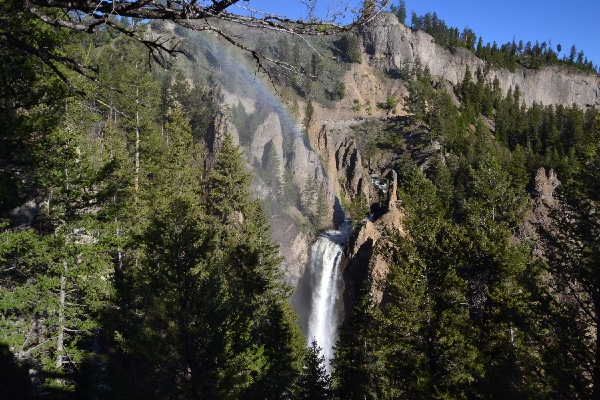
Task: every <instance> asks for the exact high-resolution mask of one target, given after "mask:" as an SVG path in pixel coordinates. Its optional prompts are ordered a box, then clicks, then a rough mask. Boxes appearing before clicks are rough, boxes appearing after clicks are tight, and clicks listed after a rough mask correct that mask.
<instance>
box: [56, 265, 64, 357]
mask: <svg viewBox="0 0 600 400" xmlns="http://www.w3.org/2000/svg"><path fill="white" fill-rule="evenodd" d="M63 267H64V271H65V273H64V274H63V276H61V277H60V293H59V296H58V337H57V338H56V369H59V368H60V367H62V365H63V359H62V353H63V352H64V350H65V348H64V334H65V332H64V331H65V329H64V326H63V322H64V320H65V297H66V290H65V286H66V283H67V277H66V272H67V262H66V261H63Z"/></svg>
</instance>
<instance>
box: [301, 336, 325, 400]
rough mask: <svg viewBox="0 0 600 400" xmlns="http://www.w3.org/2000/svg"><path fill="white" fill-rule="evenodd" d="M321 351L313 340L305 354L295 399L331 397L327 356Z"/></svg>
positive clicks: (306, 399) (307, 399)
mask: <svg viewBox="0 0 600 400" xmlns="http://www.w3.org/2000/svg"><path fill="white" fill-rule="evenodd" d="M320 353H321V348H320V347H319V345H318V344H317V342H316V341H314V340H313V342H312V343H311V345H310V346H309V347H308V348H307V349H306V354H305V355H304V360H303V364H302V372H301V373H300V377H299V378H298V382H297V383H296V393H295V395H294V399H298V400H301V399H305V400H309V399H330V398H331V377H330V376H329V374H327V371H326V370H325V356H322V355H320Z"/></svg>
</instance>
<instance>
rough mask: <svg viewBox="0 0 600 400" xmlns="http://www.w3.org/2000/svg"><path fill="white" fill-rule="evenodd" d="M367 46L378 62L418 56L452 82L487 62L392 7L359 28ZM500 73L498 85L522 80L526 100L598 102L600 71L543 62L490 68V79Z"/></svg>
mask: <svg viewBox="0 0 600 400" xmlns="http://www.w3.org/2000/svg"><path fill="white" fill-rule="evenodd" d="M361 38H362V42H363V46H364V49H365V52H366V53H367V54H368V55H369V57H370V60H371V62H372V63H373V65H374V66H376V67H377V68H385V69H395V70H400V69H402V67H404V66H405V65H409V66H410V65H412V63H414V61H415V60H416V59H419V60H420V61H421V63H422V64H423V65H426V66H428V67H429V69H430V70H431V73H432V75H434V76H439V77H442V78H444V79H445V80H447V81H450V82H451V83H453V84H456V83H458V82H460V81H461V80H462V79H463V77H464V74H465V70H466V68H467V66H468V67H469V68H470V70H471V71H475V70H476V69H477V68H481V69H483V68H484V62H483V61H482V60H480V59H479V58H477V57H476V56H475V55H474V54H473V53H471V52H469V51H468V50H466V49H461V48H459V49H457V50H456V51H455V52H454V53H451V52H450V51H449V50H447V49H444V48H442V47H440V46H438V45H437V44H435V43H434V41H433V38H432V37H431V36H430V35H428V34H427V33H425V32H422V31H417V32H413V31H412V30H411V29H409V28H408V27H406V26H404V25H402V24H400V22H398V19H397V18H396V17H395V16H394V15H393V14H389V13H384V14H381V15H380V16H379V17H378V18H377V19H376V20H375V21H373V23H372V24H370V25H369V26H367V27H365V28H364V29H363V30H362V31H361ZM494 77H498V79H499V81H500V87H501V88H502V90H503V92H504V93H505V94H506V92H507V91H508V89H509V88H510V87H512V88H513V89H514V88H515V87H516V85H519V88H520V89H521V93H522V98H523V100H524V101H525V103H526V104H528V105H530V104H532V103H533V102H537V103H543V104H564V105H571V104H573V103H575V104H577V106H579V107H580V108H585V107H586V106H600V77H599V76H597V75H590V74H586V73H582V72H579V71H575V70H569V69H567V68H564V67H556V66H550V67H543V68H541V69H539V70H530V69H526V68H522V67H521V68H517V70H516V71H515V72H514V73H513V72H510V71H508V70H506V69H497V70H492V71H491V72H490V79H492V80H493V79H494Z"/></svg>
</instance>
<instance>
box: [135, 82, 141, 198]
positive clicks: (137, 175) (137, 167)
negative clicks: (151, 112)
mask: <svg viewBox="0 0 600 400" xmlns="http://www.w3.org/2000/svg"><path fill="white" fill-rule="evenodd" d="M139 90H140V89H139V88H138V87H137V86H136V88H135V104H136V107H135V193H136V197H137V192H138V189H139V183H140V112H139V98H138V96H139Z"/></svg>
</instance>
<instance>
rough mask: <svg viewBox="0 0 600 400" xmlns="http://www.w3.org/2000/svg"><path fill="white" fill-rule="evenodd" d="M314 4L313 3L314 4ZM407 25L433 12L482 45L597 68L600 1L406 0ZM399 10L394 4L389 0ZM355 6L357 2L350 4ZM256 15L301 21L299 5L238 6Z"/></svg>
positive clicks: (285, 1) (323, 5)
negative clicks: (582, 60)
mask: <svg viewBox="0 0 600 400" xmlns="http://www.w3.org/2000/svg"><path fill="white" fill-rule="evenodd" d="M313 1H314V0H313ZM405 1H406V9H407V13H408V18H407V22H410V15H411V11H412V10H414V11H415V12H416V13H417V14H419V15H423V14H425V13H427V12H434V11H435V12H437V14H438V17H439V18H440V19H443V20H444V21H445V22H446V24H447V25H448V26H452V27H457V28H459V29H460V30H461V31H462V29H463V28H464V27H465V26H468V27H469V28H471V29H472V30H473V31H474V32H475V33H476V34H477V35H478V36H482V37H483V40H484V43H487V42H490V43H492V42H493V41H496V42H497V43H498V44H503V43H506V42H508V41H511V40H512V39H513V37H514V38H515V39H516V41H517V42H518V41H519V40H520V39H522V40H523V42H524V43H527V41H531V42H532V43H535V41H536V40H538V41H539V42H540V43H542V42H543V41H546V42H548V41H549V40H551V41H552V46H553V48H554V49H555V50H556V45H557V44H561V45H562V52H561V56H562V55H563V54H564V53H565V52H567V53H568V52H569V50H570V48H571V45H573V44H575V45H576V46H577V49H578V51H579V50H583V51H584V53H585V55H586V56H587V57H588V59H590V60H592V61H593V62H594V65H596V64H598V65H600V0H572V1H569V2H567V1H564V0H518V1H517V0H405ZM392 2H393V3H394V4H397V3H398V1H397V0H392ZM343 3H344V2H343V1H340V0H337V1H335V0H334V1H332V0H329V1H327V0H317V12H318V13H319V14H320V15H325V13H326V10H327V8H328V7H330V8H331V7H333V8H337V9H339V8H340V4H343ZM350 3H351V4H354V5H356V4H357V3H358V1H356V0H352V1H350ZM240 4H242V5H244V4H245V5H247V6H248V7H252V8H254V9H258V10H268V11H273V12H276V13H280V14H284V15H286V16H289V17H305V16H306V6H305V5H304V4H303V1H302V0H279V1H273V0H250V1H247V2H240ZM231 11H235V10H234V9H231Z"/></svg>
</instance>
